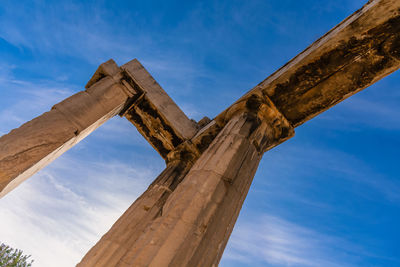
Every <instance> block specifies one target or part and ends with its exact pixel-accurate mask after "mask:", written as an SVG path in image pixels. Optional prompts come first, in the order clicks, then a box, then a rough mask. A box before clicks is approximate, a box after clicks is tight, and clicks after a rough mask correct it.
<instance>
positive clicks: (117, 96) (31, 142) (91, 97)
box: [0, 63, 131, 197]
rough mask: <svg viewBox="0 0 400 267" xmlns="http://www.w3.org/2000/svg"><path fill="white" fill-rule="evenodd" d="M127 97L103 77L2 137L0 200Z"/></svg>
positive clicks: (117, 110)
mask: <svg viewBox="0 0 400 267" xmlns="http://www.w3.org/2000/svg"><path fill="white" fill-rule="evenodd" d="M114 64H115V63H114ZM130 97H131V96H130V95H129V94H127V93H126V90H125V89H124V88H123V86H121V85H120V84H117V83H116V82H115V80H114V79H113V77H111V76H107V77H103V78H102V79H100V80H98V81H97V82H96V83H94V84H92V86H91V87H89V88H88V89H86V90H85V91H82V92H79V93H77V94H75V95H73V96H71V97H69V98H67V99H65V100H64V101H62V102H60V103H58V104H56V105H55V106H54V107H53V108H52V109H51V110H50V111H49V112H46V113H44V114H43V115H41V116H39V117H37V118H35V119H33V120H31V121H29V122H27V123H25V124H24V125H22V126H21V127H19V128H17V129H14V130H12V131H11V132H10V133H8V134H6V135H4V136H2V137H1V138H0V197H2V196H4V195H5V194H6V193H8V192H9V191H10V190H12V189H13V188H15V187H16V186H17V185H19V184H20V183H21V182H23V181H24V180H26V179H27V178H29V177H30V176H31V175H33V174H34V173H36V172H37V171H39V170H40V169H41V168H43V167H45V166H46V165H47V164H49V163H50V162H52V161H53V160H54V159H56V158H57V157H59V156H60V155H61V154H62V153H64V152H65V151H67V150H68V149H70V148H71V147H72V146H74V145H75V144H77V143H78V142H79V141H80V140H82V139H83V138H84V137H86V136H87V135H88V134H90V133H91V132H92V131H94V130H95V129H97V128H98V127H99V126H100V125H102V124H103V123H104V122H106V121H107V120H108V119H110V118H111V117H113V116H115V115H117V114H119V113H120V111H121V110H122V108H123V107H124V106H125V104H126V102H127V101H128V99H129V98H130Z"/></svg>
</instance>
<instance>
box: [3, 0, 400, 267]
mask: <svg viewBox="0 0 400 267" xmlns="http://www.w3.org/2000/svg"><path fill="white" fill-rule="evenodd" d="M399 67H400V1H398V0H371V1H369V2H368V3H367V4H366V5H365V6H364V7H362V8H361V9H360V10H358V11H357V12H355V13H354V14H353V15H351V16H350V17H348V18H347V19H345V20H344V21H343V22H341V23H340V24H339V25H338V26H336V27H335V28H333V29H332V30H331V31H329V32H328V33H327V34H326V35H324V36H323V37H322V38H320V39H319V40H317V41H316V42H314V43H313V44H312V45H311V46H310V47H308V48H307V49H306V50H305V51H304V52H302V53H300V54H299V55H298V56H296V57H295V58H294V59H292V60H291V61H290V62H288V63H287V64H286V65H285V66H283V67H282V68H281V69H279V70H278V71H276V72H275V73H274V74H272V75H271V76H270V77H268V78H267V79H266V80H264V81H263V82H261V83H260V84H259V85H257V86H256V87H254V88H253V89H252V90H250V91H249V92H248V93H247V94H245V95H244V96H243V97H241V98H240V99H239V100H237V101H236V102H235V103H233V104H232V105H231V106H230V107H229V108H227V109H226V110H225V111H223V112H222V113H220V114H219V115H218V116H216V117H215V118H214V119H212V120H210V119H208V118H204V119H202V120H201V121H199V122H195V121H193V120H190V119H189V118H188V117H187V116H186V115H185V114H184V113H183V112H182V111H181V110H180V108H179V107H178V106H177V105H176V104H175V103H174V101H173V100H172V99H171V98H170V97H169V96H168V95H167V93H166V92H165V91H164V90H163V89H162V88H161V87H160V86H159V85H158V83H157V82H156V81H155V80H154V79H153V78H152V76H151V75H150V74H149V73H148V72H147V71H146V70H145V68H144V67H143V66H142V65H141V64H140V63H139V61H137V60H132V61H130V62H128V63H126V64H125V65H122V66H121V67H118V66H117V65H116V64H115V62H114V61H113V60H109V61H107V62H105V63H103V64H101V65H100V67H99V68H98V69H97V71H96V73H95V74H94V75H93V77H92V78H91V79H90V81H89V82H88V83H87V85H86V90H84V91H82V92H79V93H77V94H75V95H73V96H71V97H69V98H67V99H65V100H64V101H62V102H60V103H58V104H56V105H55V106H54V107H53V108H52V109H51V111H49V112H46V113H44V114H43V115H41V116H39V117H37V118H35V119H33V120H32V121H30V122H27V123H25V124H24V125H22V126H21V127H20V128H18V129H15V130H12V131H11V132H10V133H9V134H7V135H4V136H3V137H1V138H0V196H4V195H5V194H6V193H7V192H9V191H10V190H12V189H13V188H15V187H16V186H18V184H20V183H21V182H23V181H24V180H26V179H27V178H29V177H30V176H31V175H32V174H34V173H35V172H37V171H38V170H40V169H41V168H43V167H44V166H46V165H47V164H49V163H50V162H51V161H52V160H54V159H55V158H57V157H58V156H59V155H61V154H62V153H63V152H65V151H67V150H68V149H69V148H71V147H72V146H74V145H75V144H77V143H78V142H79V141H80V140H82V139H83V138H85V137H86V136H87V135H88V134H90V133H91V132H92V131H94V130H95V129H96V128H97V127H99V126H101V124H103V123H104V122H105V121H107V120H108V119H110V118H111V117H113V116H115V115H119V116H123V117H125V118H127V119H128V120H129V121H130V122H132V123H133V124H134V125H135V126H136V127H137V129H138V130H139V132H140V133H141V134H142V135H143V136H144V137H145V138H146V140H147V141H148V142H149V143H150V144H151V145H152V146H153V147H154V149H156V150H157V151H158V152H159V154H160V155H161V156H162V157H163V158H164V159H165V161H166V168H165V170H164V171H163V172H162V173H161V174H160V175H159V176H158V177H157V178H156V180H155V181H154V182H153V183H152V184H151V185H150V186H149V188H148V189H147V190H146V191H145V192H144V193H143V194H142V195H141V196H140V197H139V198H138V199H137V200H136V201H135V202H134V203H133V204H132V205H131V207H130V208H129V209H128V210H127V211H126V212H125V213H124V214H123V215H122V216H121V217H120V218H119V220H118V221H117V222H116V223H115V224H114V225H113V226H112V228H111V229H110V230H109V231H108V232H107V233H106V234H105V235H104V236H103V237H102V238H101V240H100V241H98V243H97V244H96V245H95V246H94V247H93V248H92V249H91V250H90V251H89V252H88V253H87V254H86V256H85V257H84V258H83V259H82V261H81V262H80V263H79V264H78V266H96V267H98V266H104V267H110V266H157V267H158V266H216V265H218V262H219V260H220V258H221V256H222V253H223V251H224V248H225V246H226V243H227V242H228V239H229V236H230V234H231V232H232V229H233V226H234V224H235V221H236V219H237V217H238V215H239V212H240V209H241V206H242V204H243V201H244V199H245V197H246V195H247V191H248V190H249V187H250V184H251V182H252V179H253V177H254V174H255V172H256V170H257V166H258V163H259V162H260V160H261V158H262V155H263V153H265V152H266V151H268V150H269V149H271V148H273V147H274V146H276V145H279V144H280V143H282V142H284V141H285V140H287V139H289V138H291V137H293V135H294V128H295V127H297V126H299V125H301V124H303V123H305V122H306V121H308V120H310V119H311V118H313V117H315V116H317V115H318V114H319V113H321V112H323V111H325V110H326V109H328V108H330V107H332V106H333V105H335V104H337V103H339V102H340V101H342V100H344V99H346V98H347V97H349V96H351V95H353V94H355V93H357V92H359V91H360V90H362V89H364V88H366V87H368V86H370V85H371V84H373V83H375V82H376V81H378V80H379V79H381V78H383V77H385V76H387V75H389V74H390V73H392V72H394V71H395V70H397V69H398V68H399Z"/></svg>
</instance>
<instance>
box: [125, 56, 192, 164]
mask: <svg viewBox="0 0 400 267" xmlns="http://www.w3.org/2000/svg"><path fill="white" fill-rule="evenodd" d="M121 69H122V70H123V73H124V77H126V79H127V80H128V81H129V83H130V84H131V85H132V87H134V88H135V90H136V91H139V92H140V94H139V95H138V97H136V98H133V99H132V101H131V103H130V105H129V106H127V107H126V109H125V110H124V112H123V113H122V114H121V115H122V116H125V118H127V119H128V120H129V121H130V122H131V123H132V124H134V125H135V126H136V128H137V129H138V131H139V132H140V133H141V134H142V135H143V136H144V137H145V138H146V139H147V141H148V142H149V143H150V144H151V145H152V146H153V147H154V149H155V150H157V151H158V153H160V155H161V156H162V157H163V158H164V159H167V158H168V157H167V156H168V154H169V153H170V152H172V151H174V150H176V148H177V147H178V146H179V145H180V144H182V143H183V142H184V141H186V140H189V139H190V138H192V137H193V136H194V135H195V134H196V132H197V130H198V125H197V123H196V122H195V121H193V120H190V119H189V118H188V117H187V116H186V115H185V113H183V111H182V110H181V109H180V108H179V107H178V105H176V104H175V102H174V101H173V100H172V99H171V98H170V97H169V95H168V94H167V93H166V92H165V91H164V90H163V89H162V88H161V86H160V85H159V84H158V83H157V82H156V81H155V80H154V78H153V77H152V76H151V75H150V73H148V72H147V70H146V69H145V68H144V67H143V66H142V64H140V62H139V61H137V60H132V61H130V62H128V63H126V64H124V65H123V66H121Z"/></svg>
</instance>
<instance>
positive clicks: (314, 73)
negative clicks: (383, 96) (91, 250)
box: [264, 16, 400, 126]
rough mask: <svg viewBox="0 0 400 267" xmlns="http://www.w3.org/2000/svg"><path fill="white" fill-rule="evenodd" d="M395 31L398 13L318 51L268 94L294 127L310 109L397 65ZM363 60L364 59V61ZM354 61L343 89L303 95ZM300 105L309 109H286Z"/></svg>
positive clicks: (399, 29)
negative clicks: (328, 48) (315, 96)
mask: <svg viewBox="0 0 400 267" xmlns="http://www.w3.org/2000/svg"><path fill="white" fill-rule="evenodd" d="M399 34H400V16H396V17H394V18H391V19H389V20H388V21H386V22H385V23H383V24H381V25H379V26H377V27H375V28H373V29H371V30H369V31H367V32H366V33H365V34H364V35H363V36H364V37H363V38H360V39H357V38H355V37H351V38H350V39H349V40H348V41H347V42H341V43H339V44H338V46H337V47H336V48H334V49H333V50H330V51H329V52H326V53H324V54H322V55H321V56H320V57H319V58H317V59H316V60H315V61H313V62H311V63H309V64H307V65H304V66H302V67H300V68H299V69H297V70H296V71H295V72H294V74H292V75H291V76H290V77H289V78H288V79H287V80H286V81H285V82H281V83H278V84H276V86H275V90H272V92H274V93H273V94H272V95H270V96H269V97H270V98H271V100H272V101H273V102H274V104H275V105H276V106H277V107H278V109H279V110H281V112H282V113H283V114H284V115H285V116H286V118H288V119H289V121H291V123H292V124H293V125H296V126H297V125H298V124H301V122H302V120H304V119H305V118H306V117H308V116H310V115H312V114H313V112H318V111H320V110H321V109H324V108H327V107H329V106H327V107H325V106H326V105H329V104H331V103H336V102H339V101H341V100H342V97H343V95H344V94H347V93H351V92H356V91H357V90H360V89H363V88H365V87H367V86H368V85H370V84H371V82H372V81H374V80H375V79H376V77H377V76H379V74H380V73H381V72H384V71H386V70H387V69H388V68H391V67H392V66H395V65H396V64H399V63H398V62H397V61H398V60H400V35H399ZM365 59H367V60H368V62H365ZM357 60H358V61H359V62H360V63H361V66H359V67H351V70H352V71H353V73H351V77H352V81H351V82H350V83H348V85H347V88H340V90H341V91H340V90H338V89H339V87H338V88H330V89H329V90H332V91H333V90H338V91H337V92H336V93H332V94H329V95H328V97H326V95H322V94H321V95H320V97H319V99H318V98H317V99H315V98H307V97H305V95H306V94H307V93H308V92H309V91H311V90H312V89H313V88H315V87H316V86H318V85H319V84H320V83H322V82H324V81H325V80H327V79H329V78H330V77H332V76H333V75H335V74H336V73H338V72H340V71H342V70H343V69H344V68H346V67H347V66H348V65H351V64H354V65H357V64H358V63H357ZM363 60H364V61H363ZM349 62H351V63H350V64H349ZM265 90H266V89H265ZM343 91H344V92H343ZM264 93H266V92H264ZM343 93H344V94H343ZM309 99H312V101H310V103H308V102H307V101H308V100H309ZM300 105H302V106H303V107H304V106H309V108H310V109H309V110H306V112H305V113H303V114H302V113H301V112H299V113H297V114H296V113H295V112H292V113H291V112H290V110H296V107H297V106H300Z"/></svg>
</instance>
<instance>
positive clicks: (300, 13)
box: [0, 0, 400, 267]
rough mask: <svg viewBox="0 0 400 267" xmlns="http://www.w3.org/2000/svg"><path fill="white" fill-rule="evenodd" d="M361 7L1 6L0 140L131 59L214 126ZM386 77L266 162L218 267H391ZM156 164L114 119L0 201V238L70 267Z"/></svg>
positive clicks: (399, 259)
mask: <svg viewBox="0 0 400 267" xmlns="http://www.w3.org/2000/svg"><path fill="white" fill-rule="evenodd" d="M365 2H366V1H359V0H336V1H334V0H326V1H320V0H298V1H294V0H279V1H276V0H264V1H258V0H254V1H235V0H230V1H225V0H222V1H62V0H61V1H54V0H53V1H50V0H49V1H39V0H38V1H8V0H3V1H2V3H1V6H0V135H2V134H5V133H7V132H9V131H10V130H11V129H13V128H15V127H18V126H19V125H20V124H22V123H23V122H25V121H27V120H30V119H32V118H34V117H35V116H38V115H40V114H41V113H43V112H45V111H47V110H49V109H50V108H51V106H52V105H53V104H54V103H56V102H58V101H60V100H62V99H64V98H66V97H68V96H69V95H71V94H73V93H76V92H78V91H79V90H82V89H83V86H84V85H85V84H86V82H87V81H88V80H89V78H90V77H91V75H92V74H93V73H94V71H95V70H96V68H97V66H98V65H99V64H101V63H102V62H104V61H106V60H108V59H109V58H113V59H115V60H116V62H117V63H118V64H124V63H125V62H127V61H129V60H131V59H133V58H138V59H139V60H140V61H141V62H142V63H143V65H144V66H145V67H146V68H147V69H148V70H149V72H150V73H151V74H152V75H153V76H154V77H155V78H156V80H157V81H158V82H159V83H160V84H161V85H162V86H163V88H164V89H165V90H166V91H167V92H168V94H170V96H171V97H172V98H173V99H174V100H175V101H176V102H177V103H178V105H179V106H180V107H181V108H182V109H183V110H184V111H185V112H186V113H187V114H188V116H189V117H191V118H194V119H196V120H199V119H201V118H202V117H203V116H209V117H214V116H215V115H217V114H218V113H219V112H220V111H222V110H223V109H224V108H226V107H227V106H229V105H230V104H231V103H232V102H233V101H234V100H235V99H237V98H238V97H240V96H241V95H242V94H244V93H245V92H246V91H247V90H249V89H251V88H252V87H253V86H255V85H256V84H258V83H259V82H260V81H262V80H263V79H265V78H266V77H267V76H268V75H269V74H271V73H272V72H273V71H274V70H276V69H277V68H279V67H280V66H282V65H283V64H284V63H286V62H287V61H288V60H289V59H291V58H292V57H294V56H295V55H296V54H298V53H299V52H301V51H302V50H303V49H304V48H306V47H307V46H308V45H309V44H310V43H312V42H313V41H314V40H316V39H317V38H318V37H320V36H321V35H322V34H324V33H325V32H326V31H328V30H329V29H330V28H332V27H333V26H335V25H336V24H338V23H339V22H340V21H341V20H343V19H344V18H345V17H347V16H348V15H350V14H351V13H353V12H354V11H355V10H357V9H358V8H359V7H361V6H362V5H363V4H364V3H365ZM399 81H400V74H399V73H394V74H393V75H391V76H390V77H387V78H385V79H384V80H382V81H380V82H378V83H377V84H375V85H373V86H371V87H370V88H368V89H367V90H365V91H363V92H361V93H359V94H358V95H356V96H353V97H352V98H350V99H348V100H346V101H345V102H343V103H341V104H339V105H337V106H336V107H334V108H332V109H330V110H329V111H327V112H325V113H324V114H322V115H321V116H319V117H317V118H315V119H313V120H312V121H309V122H308V123H306V124H304V125H303V126H301V127H298V128H297V129H296V136H295V137H294V138H292V139H291V140H289V141H287V142H286V143H284V144H282V145H280V146H279V147H277V148H275V149H273V150H271V151H269V152H267V153H266V154H265V155H264V158H263V160H262V162H261V164H260V168H259V170H258V172H257V174H256V177H255V180H254V183H253V185H252V187H251V190H250V192H249V195H248V197H247V199H246V202H245V204H244V206H243V209H242V212H241V214H240V217H239V219H238V223H237V225H236V226H235V229H234V232H233V234H232V236H231V239H230V242H229V244H228V246H227V249H226V251H225V254H224V256H223V258H222V261H221V264H220V265H221V266H252V267H253V266H271V267H278V266H300V267H302V266H304V267H309V266H328V267H330V266H332V267H334V266H385V267H386V266H400V246H399V241H398V240H399V239H400V230H399V227H398V225H399V224H400V213H399V209H400V164H399V159H400V157H399V148H400V108H399V103H400V90H399V89H400V83H399ZM163 167H164V162H163V160H162V159H161V158H160V157H159V156H158V154H157V153H156V152H155V151H153V149H152V148H151V147H150V145H149V144H147V142H146V141H145V140H144V138H143V137H141V136H140V135H139V134H138V133H137V131H136V129H135V128H134V127H133V126H132V125H130V123H129V122H128V121H126V120H125V119H122V118H114V119H112V120H111V121H109V122H107V123H106V124H105V125H104V126H102V127H101V128H100V129H98V130H97V131H96V132H94V133H93V134H92V135H91V136H89V137H88V138H87V139H85V140H84V141H82V142H81V143H80V144H79V145H77V146H76V147H74V148H73V149H71V150H70V151H68V152H67V153H65V154H64V155H63V156H62V157H60V158H59V159H57V160H56V161H55V162H53V163H52V164H51V165H50V166H48V167H47V168H45V169H44V170H42V171H41V172H39V173H38V174H36V175H35V176H33V177H31V178H30V179H29V180H28V181H27V182H25V183H23V184H22V185H21V186H20V187H18V188H17V189H16V190H14V191H13V192H11V193H10V194H8V195H7V196H6V197H4V198H3V199H1V200H0V241H2V242H5V243H7V244H9V245H11V246H14V247H18V248H21V249H23V250H24V251H25V252H26V253H28V254H32V257H33V258H34V259H35V261H36V266H43V267H53V266H60V267H64V266H74V264H76V263H77V262H78V261H79V260H80V259H81V257H82V256H83V255H84V254H85V252H86V251H87V250H88V249H89V248H90V247H91V246H92V245H93V244H94V243H95V242H97V240H98V239H99V238H100V237H101V235H102V234H104V233H105V232H106V231H107V229H108V228H109V227H110V226H111V225H112V223H113V222H114V221H115V220H116V219H117V218H118V217H119V216H120V215H121V214H122V212H123V211H124V210H125V209H126V208H127V207H128V206H129V205H130V204H131V203H132V202H133V201H134V200H135V198H136V197H138V196H139V195H140V194H141V192H143V191H144V190H145V188H146V187H147V186H148V185H149V184H150V182H151V181H152V180H153V179H154V178H155V177H156V176H157V175H158V173H159V172H160V171H161V170H162V169H163Z"/></svg>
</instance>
